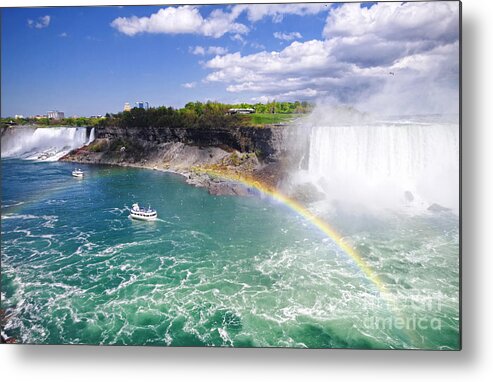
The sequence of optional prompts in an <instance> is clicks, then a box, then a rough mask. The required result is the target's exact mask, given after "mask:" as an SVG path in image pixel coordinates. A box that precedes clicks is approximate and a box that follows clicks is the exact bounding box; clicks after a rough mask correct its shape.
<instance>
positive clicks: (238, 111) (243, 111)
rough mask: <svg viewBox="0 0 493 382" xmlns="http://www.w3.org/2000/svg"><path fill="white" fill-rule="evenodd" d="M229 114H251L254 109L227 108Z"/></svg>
mask: <svg viewBox="0 0 493 382" xmlns="http://www.w3.org/2000/svg"><path fill="white" fill-rule="evenodd" d="M228 113H229V114H253V113H255V109H229V110H228Z"/></svg>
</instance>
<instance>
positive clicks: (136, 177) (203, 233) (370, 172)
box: [1, 119, 459, 349]
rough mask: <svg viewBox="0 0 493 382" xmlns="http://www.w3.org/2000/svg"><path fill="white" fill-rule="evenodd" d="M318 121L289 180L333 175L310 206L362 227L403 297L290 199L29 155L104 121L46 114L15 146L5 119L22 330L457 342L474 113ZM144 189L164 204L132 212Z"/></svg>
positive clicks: (362, 241) (192, 342) (230, 339)
mask: <svg viewBox="0 0 493 382" xmlns="http://www.w3.org/2000/svg"><path fill="white" fill-rule="evenodd" d="M307 127H308V128H307V129H306V131H303V132H302V137H303V139H298V140H297V141H298V142H302V141H303V142H304V143H305V145H304V149H303V150H304V153H303V155H301V156H300V158H301V159H300V163H299V165H297V170H296V171H294V172H293V174H292V179H290V182H291V183H290V184H286V187H288V186H293V184H295V183H296V182H297V183H298V184H304V183H306V182H309V183H311V184H313V185H315V187H316V188H317V190H318V193H320V194H323V195H324V198H322V199H318V200H317V201H311V202H310V203H309V205H308V208H309V209H310V210H311V211H313V212H316V213H317V214H318V215H319V216H320V217H321V218H322V219H323V220H324V221H326V222H327V223H329V224H330V225H331V226H332V227H333V228H334V229H335V230H337V231H338V232H340V233H342V234H343V236H344V241H346V242H348V243H351V245H352V247H353V248H354V249H355V251H357V253H358V255H359V256H360V257H361V259H362V260H363V261H364V262H365V263H366V264H367V265H368V267H370V268H371V269H372V270H373V271H374V273H375V274H376V275H377V276H378V277H379V279H380V280H381V281H382V283H383V284H384V285H385V288H386V291H387V293H388V294H389V295H390V296H391V297H392V298H391V300H392V301H391V302H389V299H384V298H382V297H381V290H379V288H377V287H376V286H375V284H374V283H372V282H371V281H370V280H369V279H368V278H367V277H366V276H365V275H364V273H363V272H362V270H361V268H360V267H359V266H358V264H356V263H355V262H354V261H353V259H352V258H350V257H348V256H347V255H346V253H344V251H342V250H341V248H340V247H338V246H337V245H336V243H334V241H333V240H332V239H331V238H330V237H327V236H326V235H324V234H323V233H322V232H320V231H319V230H316V229H314V227H313V226H312V225H311V224H310V223H309V222H308V221H307V220H305V219H304V218H303V217H302V216H301V215H297V214H295V213H294V212H293V211H292V210H291V209H289V208H286V207H285V206H284V205H282V204H280V203H277V202H275V201H272V200H270V199H269V198H261V197H259V198H257V197H237V196H213V195H210V194H209V193H208V192H207V191H206V190H205V189H202V188H195V187H191V186H189V185H188V184H186V183H185V182H184V180H183V179H182V178H181V177H179V176H177V175H173V174H167V173H161V172H156V171H150V170H144V169H133V168H119V167H107V166H95V165H80V167H81V168H82V169H83V170H84V172H85V175H86V176H85V178H84V179H83V180H82V181H81V180H78V179H75V178H72V177H71V176H70V171H71V169H72V168H73V166H72V165H71V164H69V163H64V162H58V161H51V162H50V161H46V160H45V161H43V160H34V161H32V160H30V161H26V160H21V159H19V158H35V159H36V157H39V155H41V154H42V153H46V152H48V151H50V150H52V149H53V152H56V153H58V154H54V155H52V156H51V157H50V158H55V157H56V156H58V155H59V153H61V152H62V151H66V150H68V149H69V148H70V147H76V146H77V145H83V144H84V143H85V142H88V141H90V140H91V137H90V135H91V132H88V131H87V130H85V129H72V130H68V129H65V130H63V129H59V130H53V131H52V132H50V130H51V129H50V130H48V129H41V130H43V131H42V132H38V131H36V132H34V133H33V132H32V131H27V132H23V133H22V134H21V135H19V137H21V138H22V139H21V140H19V141H17V140H14V141H9V145H8V146H7V145H6V144H5V142H6V141H4V139H9V140H10V139H12V138H14V136H13V135H12V136H9V137H6V136H5V134H4V136H3V137H2V162H1V165H2V220H1V230H2V242H1V246H2V248H1V256H2V258H1V260H2V275H1V277H2V299H1V309H2V314H3V317H2V319H3V323H2V324H3V325H4V326H3V331H4V334H5V335H6V336H11V337H13V338H15V339H16V340H17V341H18V342H23V343H45V344H46V343H50V344H54V343H73V344H76V343H77V344H134V345H139V344H140V345H162V346H288V347H315V348H320V347H329V348H334V347H338V348H425V349H457V348H458V347H459V217H458V214H457V213H456V203H457V198H458V195H457V189H458V180H456V178H457V177H458V153H457V150H458V127H457V125H454V124H448V123H442V122H440V123H438V122H430V121H418V122H416V121H414V122H412V121H400V122H382V123H374V122H371V123H368V122H367V121H363V122H362V121H353V122H352V123H346V122H344V123H342V122H341V123H333V124H329V123H324V121H323V120H321V119H319V122H318V123H317V124H312V125H310V126H307ZM50 134H52V136H50ZM300 134H301V133H300ZM49 136H50V137H49ZM50 152H52V151H50ZM7 154H8V155H7ZM7 157H8V158H7ZM12 157H17V158H16V159H14V158H12ZM78 166H79V165H78ZM134 201H139V202H142V203H145V204H147V203H150V204H151V205H152V206H153V207H154V208H156V209H157V212H158V215H159V219H158V220H157V221H155V222H151V223H147V222H137V221H132V220H131V219H128V206H130V205H131V203H132V202H134ZM433 204H436V205H439V206H441V207H440V208H434V209H431V210H430V209H429V208H428V207H429V205H433ZM396 206H397V207H396ZM394 207H395V208H394ZM408 208H411V209H412V211H413V213H411V214H410V213H403V211H404V212H405V211H407V209H408ZM388 210H391V211H393V212H392V213H388V212H387V211H388Z"/></svg>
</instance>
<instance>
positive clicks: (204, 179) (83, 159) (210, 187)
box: [58, 146, 280, 196]
mask: <svg viewBox="0 0 493 382" xmlns="http://www.w3.org/2000/svg"><path fill="white" fill-rule="evenodd" d="M86 148H87V146H86V147H83V148H81V149H78V150H74V151H75V153H74V152H71V153H69V154H66V155H64V156H62V157H61V158H60V159H59V160H58V161H60V162H70V163H79V164H90V165H105V166H117V167H131V168H138V169H144V170H152V171H159V172H163V173H169V174H175V175H179V176H181V177H182V178H183V179H184V180H185V182H186V183H187V184H189V185H191V186H194V187H201V188H205V189H207V191H208V192H209V193H210V194H211V195H216V196H251V195H252V193H251V191H250V189H249V187H248V186H246V185H244V184H242V183H240V182H238V181H234V180H231V179H227V178H226V177H224V178H221V177H220V176H219V177H218V176H211V175H209V174H207V173H206V171H202V169H205V168H206V166H207V165H206V164H204V163H202V164H200V163H197V164H195V165H194V166H190V167H180V166H173V167H171V166H169V165H168V164H166V163H165V164H163V163H157V162H156V161H148V160H144V162H142V161H139V162H133V161H129V160H122V159H120V160H117V161H115V160H105V159H103V158H97V155H92V154H93V153H91V152H89V151H87V150H86ZM234 153H236V152H234ZM255 161H256V162H257V163H256V166H255V167H256V168H255V169H245V168H244V167H242V166H236V167H233V168H231V167H230V166H224V168H225V169H226V171H235V172H241V173H244V174H250V175H254V176H255V174H256V176H258V177H260V178H262V177H263V175H265V173H266V171H265V170H266V169H269V170H270V171H268V172H269V173H272V172H273V171H272V170H273V169H274V168H275V169H276V170H277V169H278V168H279V164H278V163H274V164H272V163H271V164H269V165H260V164H259V163H258V161H257V159H256V158H255ZM216 165H217V164H216ZM273 178H275V181H276V182H277V181H279V180H280V176H279V174H277V176H275V177H273ZM271 180H274V179H271ZM269 183H271V182H269Z"/></svg>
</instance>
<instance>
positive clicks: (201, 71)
mask: <svg viewBox="0 0 493 382" xmlns="http://www.w3.org/2000/svg"><path fill="white" fill-rule="evenodd" d="M421 4H422V5H417V6H419V7H420V8H419V9H417V10H416V9H410V7H409V6H407V5H406V4H403V5H399V4H397V5H396V6H397V7H400V8H395V7H394V8H392V9H390V12H391V13H390V14H391V15H392V12H394V13H395V14H396V17H394V18H392V17H390V18H389V16H388V14H389V9H383V7H388V4H387V3H379V4H375V3H367V4H365V5H363V6H360V4H346V5H338V6H334V5H332V6H325V5H324V4H323V3H322V4H319V5H266V6H255V5H244V6H201V7H179V6H174V7H157V6H134V7H66V8H60V7H59V8H32V9H30V8H10V9H2V89H1V90H2V101H1V106H2V116H8V115H14V114H23V115H33V114H44V113H46V111H48V110H52V109H57V110H62V111H65V113H66V114H67V115H73V114H77V115H92V114H104V113H106V112H117V111H120V110H121V109H122V108H123V104H124V103H125V102H130V103H132V104H133V103H134V102H135V101H137V100H144V101H148V102H149V103H150V104H151V105H153V106H157V105H171V106H175V107H180V106H183V105H184V104H185V103H186V102H188V101H193V100H201V101H205V100H208V99H210V100H218V101H224V102H238V101H245V102H255V101H266V100H272V99H277V100H305V99H306V100H311V101H316V100H318V99H321V98H325V99H329V100H331V101H332V102H339V103H341V102H342V103H351V104H357V105H361V107H362V108H363V109H364V108H365V107H366V108H375V107H379V106H378V103H379V102H380V103H381V102H383V101H382V100H380V101H378V99H379V97H380V99H381V98H382V97H385V96H387V95H389V96H392V94H393V93H395V92H399V87H402V88H405V89H406V92H405V93H406V94H405V96H406V97H408V98H409V99H411V100H415V99H418V98H422V93H423V88H419V86H420V84H421V86H425V85H426V86H427V88H429V87H432V89H431V90H432V91H431V92H430V91H429V89H426V94H428V97H429V98H430V99H427V100H426V102H427V104H431V105H432V106H433V107H431V108H430V112H433V111H436V109H440V108H441V109H443V108H444V107H445V108H448V107H450V105H451V104H454V102H456V100H457V97H458V69H457V68H458V10H457V6H456V4H457V3H455V2H451V3H442V5H433V6H432V7H430V6H429V5H426V3H421ZM443 4H445V6H444V5H443ZM415 6H416V5H415ZM416 11H418V12H416ZM403 12H404V13H405V12H412V14H413V15H415V16H414V17H415V18H416V20H415V23H414V24H415V25H414V27H415V28H411V29H410V27H409V22H408V19H407V20H406V19H405V18H404V19H403V18H402V13H403ZM398 15H400V16H398ZM404 16H405V15H404ZM430 21H431V22H433V28H432V29H430V30H428V29H427V28H431V27H430V26H429V24H430ZM418 29H419V30H420V31H418ZM423 29H425V30H424V31H423ZM417 61H419V62H420V64H419V65H416V62H417ZM442 61H443V63H442ZM437 63H438V65H439V67H437ZM389 71H392V72H395V73H396V76H392V77H393V78H392V79H389ZM397 74H399V76H397ZM395 77H398V80H396V79H395ZM390 80H392V81H394V82H392V83H389V81H390ZM396 84H397V85H396ZM409 84H413V85H412V86H411V89H410V86H409ZM396 86H397V88H395V87H396ZM399 94H400V93H399ZM369 95H371V98H372V99H376V101H375V102H376V104H371V102H370V103H368V99H369V98H370V97H369ZM374 95H378V96H379V97H378V96H377V97H374ZM445 96H446V97H445ZM444 97H445V99H444ZM421 102H424V101H423V100H422V101H421ZM406 103H407V104H409V101H407V102H406ZM414 104H416V102H413V105H414ZM414 106H415V108H417V109H422V108H423V107H422V105H420V104H419V102H418V103H417V104H416V105H414Z"/></svg>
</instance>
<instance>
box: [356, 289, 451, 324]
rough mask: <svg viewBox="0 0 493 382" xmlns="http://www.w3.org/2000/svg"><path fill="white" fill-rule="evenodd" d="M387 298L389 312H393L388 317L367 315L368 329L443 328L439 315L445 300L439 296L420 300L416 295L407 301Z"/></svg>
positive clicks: (365, 320)
mask: <svg viewBox="0 0 493 382" xmlns="http://www.w3.org/2000/svg"><path fill="white" fill-rule="evenodd" d="M442 298H443V297H442ZM387 300H388V302H387V303H388V307H389V312H391V313H392V314H390V315H388V316H386V317H382V316H377V315H370V316H368V317H366V318H365V319H364V320H363V326H364V327H365V328H366V329H373V330H374V329H378V330H390V329H397V330H411V331H414V330H436V331H440V330H442V319H441V318H440V317H439V316H441V314H442V310H443V301H442V300H441V299H440V298H439V296H437V297H426V298H424V299H419V300H418V298H417V297H415V296H414V297H411V298H410V299H409V300H406V301H398V299H396V298H390V299H387Z"/></svg>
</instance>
